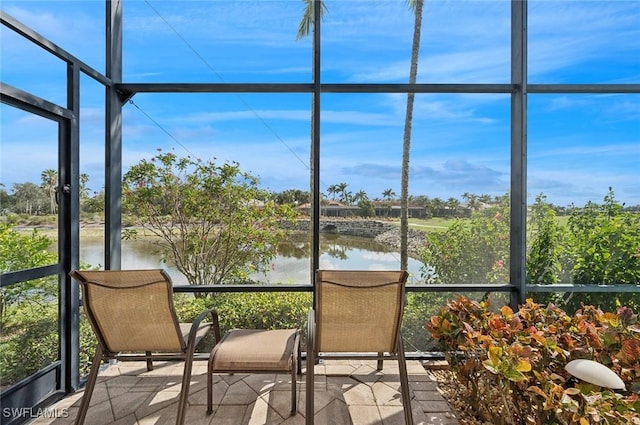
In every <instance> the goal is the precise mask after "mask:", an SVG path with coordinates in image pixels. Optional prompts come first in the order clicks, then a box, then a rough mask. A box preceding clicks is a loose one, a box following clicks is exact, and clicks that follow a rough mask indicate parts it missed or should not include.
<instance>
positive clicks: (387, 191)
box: [382, 189, 396, 201]
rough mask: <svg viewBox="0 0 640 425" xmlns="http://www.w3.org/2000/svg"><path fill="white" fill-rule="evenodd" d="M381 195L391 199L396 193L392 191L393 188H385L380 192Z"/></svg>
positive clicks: (388, 199)
mask: <svg viewBox="0 0 640 425" xmlns="http://www.w3.org/2000/svg"><path fill="white" fill-rule="evenodd" d="M382 197H383V198H384V199H385V200H387V201H391V200H392V199H393V198H395V197H396V193H395V192H394V191H393V189H385V190H384V192H382Z"/></svg>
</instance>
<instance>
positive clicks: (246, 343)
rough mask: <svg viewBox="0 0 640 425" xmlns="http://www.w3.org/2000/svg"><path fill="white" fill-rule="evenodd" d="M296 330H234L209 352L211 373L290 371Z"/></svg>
mask: <svg viewBox="0 0 640 425" xmlns="http://www.w3.org/2000/svg"><path fill="white" fill-rule="evenodd" d="M297 333H298V330H297V329H274V330H265V329H233V330H230V331H229V332H228V333H227V334H226V335H225V336H224V337H223V338H222V340H220V342H219V343H218V344H216V346H215V347H213V350H212V352H211V356H212V360H211V361H212V362H213V372H245V371H246V372H260V371H262V372H270V371H274V372H290V371H291V368H292V367H293V356H294V352H293V351H294V342H295V336H296V334H297Z"/></svg>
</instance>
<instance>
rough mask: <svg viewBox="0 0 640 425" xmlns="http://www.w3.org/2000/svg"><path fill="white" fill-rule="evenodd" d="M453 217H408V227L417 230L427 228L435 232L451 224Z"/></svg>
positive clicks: (441, 230)
mask: <svg viewBox="0 0 640 425" xmlns="http://www.w3.org/2000/svg"><path fill="white" fill-rule="evenodd" d="M454 220H455V219H454V218H442V217H433V218H428V219H421V218H410V219H409V228H413V229H417V230H429V231H435V232H443V231H445V230H447V229H448V228H449V226H451V224H452V223H453V222H454Z"/></svg>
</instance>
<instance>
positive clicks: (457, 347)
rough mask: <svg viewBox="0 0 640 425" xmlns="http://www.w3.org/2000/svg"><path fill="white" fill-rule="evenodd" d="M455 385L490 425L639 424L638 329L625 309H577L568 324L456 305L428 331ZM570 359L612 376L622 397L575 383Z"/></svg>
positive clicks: (544, 312) (550, 309) (543, 315)
mask: <svg viewBox="0 0 640 425" xmlns="http://www.w3.org/2000/svg"><path fill="white" fill-rule="evenodd" d="M427 329H428V330H429V331H430V332H431V335H432V336H433V338H435V339H436V340H438V341H439V343H440V344H441V348H442V349H443V350H444V351H445V353H446V355H447V360H448V361H449V364H450V366H451V370H452V371H453V372H454V373H455V375H456V377H457V379H458V381H459V382H460V387H459V391H460V394H459V395H460V397H464V399H465V400H468V402H469V404H470V407H471V409H472V410H473V411H474V412H476V414H477V416H478V418H479V419H481V420H484V421H488V422H490V423H492V424H544V425H547V424H580V425H583V424H591V423H597V424H600V423H602V424H625V425H626V424H640V396H639V393H640V324H639V323H638V316H637V315H636V314H635V313H634V312H633V311H632V310H631V309H629V308H626V307H621V308H619V309H618V311H617V312H615V313H613V312H609V313H605V312H603V311H601V310H599V309H597V308H595V307H593V306H583V308H582V309H581V310H579V311H578V312H577V313H576V314H575V315H573V316H570V315H568V314H566V313H565V312H564V311H563V310H562V309H560V308H558V307H557V306H554V305H548V306H542V305H540V304H537V303H534V302H533V301H532V300H531V299H528V300H527V301H526V303H525V304H523V305H521V306H520V308H519V310H518V311H517V312H513V310H512V309H511V308H509V307H508V306H505V307H502V309H500V310H499V311H492V310H491V309H490V306H489V302H488V301H481V302H478V301H474V300H470V299H467V298H465V297H458V298H456V299H454V300H452V301H450V302H448V303H447V305H446V306H444V307H443V308H442V309H441V310H440V312H439V314H437V315H435V316H433V317H432V318H431V320H430V322H429V323H428V324H427ZM574 359H589V360H594V361H597V362H599V363H601V364H603V365H605V366H607V367H609V368H610V369H611V370H612V371H613V372H615V373H616V374H617V375H618V376H620V378H621V379H622V380H623V381H624V383H625V387H626V388H625V389H624V390H616V391H614V390H611V389H609V388H602V387H598V386H595V385H592V384H589V383H586V382H583V381H580V380H578V379H576V378H574V377H572V376H571V375H569V374H568V372H567V371H566V370H565V369H564V366H565V365H566V364H567V363H568V362H569V361H571V360H574Z"/></svg>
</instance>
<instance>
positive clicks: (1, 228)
mask: <svg viewBox="0 0 640 425" xmlns="http://www.w3.org/2000/svg"><path fill="white" fill-rule="evenodd" d="M52 243H53V241H52V240H51V239H49V238H48V237H46V236H43V235H40V234H38V231H37V230H34V231H33V232H32V233H31V234H30V235H22V234H20V233H18V232H16V231H15V230H13V228H12V227H11V226H9V225H8V224H4V223H0V273H7V272H12V271H18V270H25V269H30V268H33V267H38V266H44V265H48V264H54V263H55V262H56V255H55V254H53V253H51V252H49V251H48V248H49V247H50V246H51V244H52ZM56 288H57V287H56V285H55V283H54V282H52V281H51V279H34V280H30V281H28V282H22V283H19V284H16V285H10V286H5V287H2V288H0V324H1V325H2V326H4V324H5V322H6V314H7V311H8V308H10V307H11V306H14V305H16V304H18V303H21V302H27V303H28V304H30V306H31V307H37V306H38V305H40V304H41V301H44V300H46V299H47V298H51V297H52V296H54V295H55V294H56Z"/></svg>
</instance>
